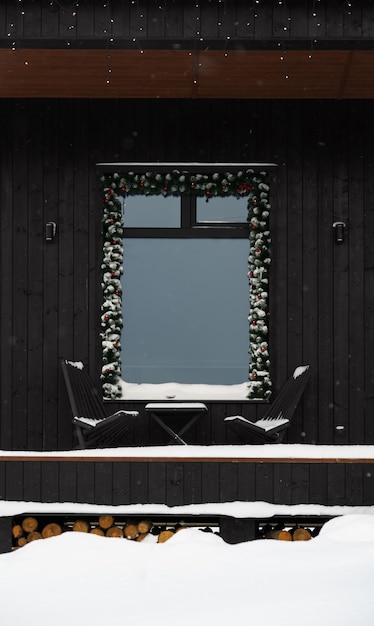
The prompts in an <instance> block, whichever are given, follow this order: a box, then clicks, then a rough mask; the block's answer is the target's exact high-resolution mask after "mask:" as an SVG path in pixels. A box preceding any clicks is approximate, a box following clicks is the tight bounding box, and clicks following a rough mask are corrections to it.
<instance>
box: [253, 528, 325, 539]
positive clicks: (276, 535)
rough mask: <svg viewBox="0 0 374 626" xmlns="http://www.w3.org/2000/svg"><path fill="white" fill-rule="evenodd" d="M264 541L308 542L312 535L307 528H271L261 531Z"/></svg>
mask: <svg viewBox="0 0 374 626" xmlns="http://www.w3.org/2000/svg"><path fill="white" fill-rule="evenodd" d="M263 533H264V537H265V539H278V540H279V541H309V539H312V538H313V536H314V533H313V532H312V530H310V529H309V528H303V527H297V528H289V529H286V528H271V527H267V528H264V529H263Z"/></svg>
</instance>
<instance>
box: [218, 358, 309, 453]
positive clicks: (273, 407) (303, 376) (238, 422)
mask: <svg viewBox="0 0 374 626" xmlns="http://www.w3.org/2000/svg"><path fill="white" fill-rule="evenodd" d="M309 376H310V368H309V365H301V366H299V367H297V368H296V369H295V371H294V373H293V374H292V376H291V378H289V379H288V381H287V382H286V384H285V385H284V386H283V387H282V389H281V390H280V392H279V394H278V395H277V396H276V398H275V400H274V402H272V404H270V406H269V408H268V410H267V411H266V413H265V415H264V416H263V417H262V418H260V419H259V420H257V421H256V422H253V421H251V420H249V419H247V418H245V417H243V416H242V415H232V416H228V417H225V419H224V423H225V426H227V427H228V428H230V429H231V430H233V431H234V432H235V433H236V434H238V435H239V437H240V438H241V439H244V440H245V441H246V442H247V443H280V442H281V441H282V439H283V437H284V434H285V432H286V430H287V428H289V426H290V425H291V418H292V416H293V414H294V412H295V409H296V407H297V405H298V403H299V402H300V399H301V396H302V394H303V392H304V389H305V386H306V384H307V382H308V380H309Z"/></svg>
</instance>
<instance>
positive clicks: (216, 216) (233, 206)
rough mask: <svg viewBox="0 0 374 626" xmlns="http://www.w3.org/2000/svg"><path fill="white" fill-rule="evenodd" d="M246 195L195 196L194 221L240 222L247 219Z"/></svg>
mask: <svg viewBox="0 0 374 626" xmlns="http://www.w3.org/2000/svg"><path fill="white" fill-rule="evenodd" d="M247 215H248V197H247V196H243V197H241V198H235V197H234V196H227V197H221V196H212V197H211V198H209V201H208V202H207V201H206V200H205V198H200V197H198V198H196V222H197V223H202V222H215V223H217V222H223V223H242V222H246V221H247Z"/></svg>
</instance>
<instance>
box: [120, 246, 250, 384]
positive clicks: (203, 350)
mask: <svg viewBox="0 0 374 626" xmlns="http://www.w3.org/2000/svg"><path fill="white" fill-rule="evenodd" d="M248 251H249V241H248V240H247V239H152V238H151V239H137V238H136V239H126V240H125V241H124V275H123V278H122V280H123V319H124V331H123V337H122V378H123V379H124V380H126V381H128V382H137V383H147V382H148V383H149V382H151V383H164V382H179V383H205V384H215V385H222V384H224V385H228V384H235V383H242V382H244V381H246V380H247V379H248V342H249V339H248V335H249V329H248V309H249V299H248V277H247V272H248Z"/></svg>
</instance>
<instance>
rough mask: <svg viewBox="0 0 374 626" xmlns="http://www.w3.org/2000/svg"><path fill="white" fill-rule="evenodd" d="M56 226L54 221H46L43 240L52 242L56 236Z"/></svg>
mask: <svg viewBox="0 0 374 626" xmlns="http://www.w3.org/2000/svg"><path fill="white" fill-rule="evenodd" d="M56 231H57V226H56V222H47V224H46V225H45V240H46V241H48V242H49V243H52V241H53V240H54V238H55V237H56Z"/></svg>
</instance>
